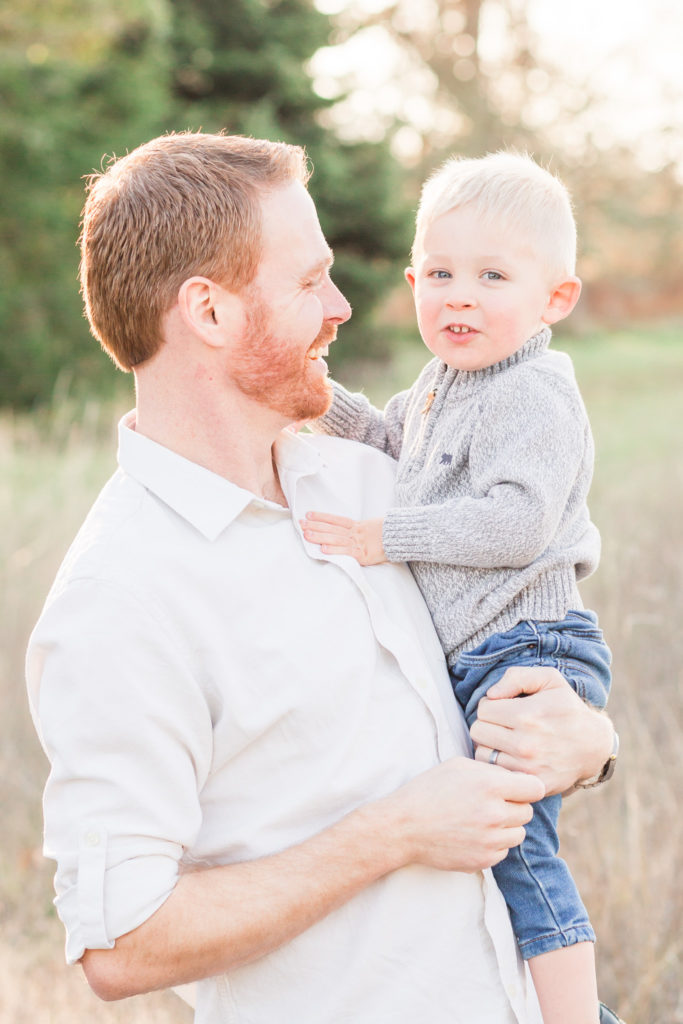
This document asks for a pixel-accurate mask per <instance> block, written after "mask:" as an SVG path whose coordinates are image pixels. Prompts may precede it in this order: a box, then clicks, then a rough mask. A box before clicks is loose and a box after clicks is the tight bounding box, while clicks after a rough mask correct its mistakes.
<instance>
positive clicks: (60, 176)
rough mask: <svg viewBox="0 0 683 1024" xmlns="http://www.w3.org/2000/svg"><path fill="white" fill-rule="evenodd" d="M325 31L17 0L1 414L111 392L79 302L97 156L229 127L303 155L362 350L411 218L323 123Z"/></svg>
mask: <svg viewBox="0 0 683 1024" xmlns="http://www.w3.org/2000/svg"><path fill="white" fill-rule="evenodd" d="M330 31H331V28H330V24H329V21H328V19H327V18H326V17H325V16H323V15H322V14H320V13H319V12H318V11H317V10H315V9H314V7H313V5H312V2H310V0H120V2H119V3H118V4H116V5H111V4H109V3H107V2H105V0H55V2H53V3H51V4H45V3H43V2H42V0H16V2H15V3H14V4H13V5H12V9H11V11H10V10H9V9H8V8H3V10H2V12H0V174H1V176H2V182H3V187H2V189H1V190H0V330H1V331H2V339H3V343H2V346H0V404H5V405H7V404H10V405H13V406H15V407H21V406H28V405H30V404H32V403H35V402H41V401H45V400H48V399H49V398H50V396H51V395H52V393H53V390H54V388H55V384H56V382H57V380H58V379H60V378H61V379H62V385H63V386H64V384H65V383H68V381H66V382H65V380H64V378H65V375H66V377H67V378H69V377H70V378H71V379H72V383H73V387H75V388H78V389H85V388H88V389H97V390H100V389H106V388H108V387H110V386H112V385H113V383H114V381H115V379H116V374H115V371H114V370H113V368H112V367H111V366H110V365H109V363H108V360H106V358H104V357H103V356H102V354H101V353H100V352H99V351H98V348H97V345H96V343H95V342H94V341H93V340H92V338H91V337H90V334H89V331H88V328H87V324H86V322H85V321H84V319H83V316H82V310H81V301H80V297H79V294H78V283H77V274H78V251H77V247H76V239H77V235H78V219H79V213H80V209H81V206H82V202H83V183H82V181H81V178H82V177H83V176H84V175H87V174H88V173H89V172H90V171H91V170H93V169H98V168H99V167H100V166H101V163H102V158H103V154H105V153H106V154H117V155H121V154H122V153H124V152H126V150H130V149H132V148H134V147H135V146H136V145H138V144H139V143H141V142H143V141H145V140H146V139H148V138H150V137H152V136H154V135H156V134H160V133H161V132H163V131H166V130H180V129H184V128H191V129H194V130H199V129H202V130H204V131H216V130H219V129H222V128H226V129H228V130H229V131H232V132H239V133H245V134H252V135H259V136H266V137H270V138H278V139H285V140H286V141H292V142H297V143H300V144H304V145H306V147H307V149H308V152H309V154H310V156H311V158H312V160H313V163H314V165H315V174H314V177H313V181H312V192H313V194H314V196H315V197H316V199H317V200H319V202H320V214H321V221H322V223H323V227H324V229H325V231H326V233H327V235H328V238H329V240H330V242H331V244H332V246H333V248H335V250H336V256H337V262H336V267H335V279H336V280H337V282H338V283H339V285H340V286H341V287H342V289H343V290H344V291H345V292H346V293H347V294H348V297H349V299H350V300H351V301H352V303H353V304H354V307H355V309H356V317H355V320H356V322H357V323H359V324H360V325H361V326H360V329H359V328H358V327H356V332H355V339H356V345H355V348H356V349H358V347H359V346H360V345H361V344H362V339H363V337H364V335H363V332H362V323H363V320H364V319H367V316H368V314H369V312H370V310H371V308H372V306H373V304H374V303H375V302H376V301H377V299H378V298H379V297H380V295H381V294H382V292H383V291H384V289H385V287H386V285H387V283H388V282H389V281H390V280H392V279H393V278H394V277H395V275H396V274H397V270H396V263H395V261H396V259H397V258H398V257H399V256H401V258H402V257H403V253H404V252H405V251H406V249H407V247H408V241H409V231H410V228H409V216H408V215H407V213H406V207H405V205H404V202H403V200H402V198H401V178H400V173H399V170H398V168H397V167H396V166H395V163H394V161H393V160H392V158H391V157H390V155H389V152H388V149H387V148H386V146H384V145H383V144H369V143H357V144H342V143H338V142H337V140H336V139H335V137H334V136H333V135H332V133H331V132H330V131H329V130H326V129H324V128H323V127H321V125H320V124H319V123H318V121H317V119H316V118H317V115H318V113H319V112H320V111H321V110H322V109H323V108H324V107H325V105H326V101H325V100H323V99H321V98H320V97H319V96H317V95H316V94H315V92H314V91H313V88H312V84H311V80H310V77H309V75H308V74H307V72H306V69H305V64H306V61H307V60H308V59H309V58H310V57H311V55H312V54H313V53H314V52H315V50H316V49H317V48H318V47H319V46H321V45H323V44H325V43H326V42H327V40H328V36H329V33H330ZM349 331H350V329H349ZM345 337H346V338H349V337H351V339H352V341H353V338H354V335H353V334H352V333H346V334H345ZM345 347H346V346H345ZM353 347H354V346H353V344H349V345H348V348H353Z"/></svg>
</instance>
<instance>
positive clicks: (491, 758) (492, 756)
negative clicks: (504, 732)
mask: <svg viewBox="0 0 683 1024" xmlns="http://www.w3.org/2000/svg"><path fill="white" fill-rule="evenodd" d="M499 755H500V750H492V751H491V753H490V754H489V764H496V763H497V761H498V757H499Z"/></svg>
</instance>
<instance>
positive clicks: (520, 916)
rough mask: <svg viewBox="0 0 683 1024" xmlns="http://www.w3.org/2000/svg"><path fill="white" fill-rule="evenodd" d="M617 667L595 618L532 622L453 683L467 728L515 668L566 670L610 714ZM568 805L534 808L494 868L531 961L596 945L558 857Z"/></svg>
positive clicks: (482, 653) (471, 662) (467, 662)
mask: <svg viewBox="0 0 683 1024" xmlns="http://www.w3.org/2000/svg"><path fill="white" fill-rule="evenodd" d="M611 660H612V659H611V655H610V651H609V648H608V647H607V645H606V644H605V642H604V640H603V638H602V631H601V630H600V629H599V628H598V625H597V616H596V615H595V613H594V612H590V611H570V612H568V613H567V616H566V618H564V619H563V620H562V621H561V622H534V621H531V620H528V621H526V622H520V623H519V624H518V625H517V626H515V627H514V629H511V630H509V631H508V632H507V633H494V634H493V636H490V637H489V638H488V639H487V640H485V641H484V642H483V643H482V644H479V646H478V647H475V648H474V650H472V651H466V652H464V653H463V654H461V655H460V657H459V658H458V660H457V662H456V663H455V665H454V666H453V668H452V669H451V682H452V684H453V690H454V692H455V696H456V697H457V699H458V702H459V704H460V706H461V707H462V709H463V711H464V712H465V717H466V719H467V724H468V725H472V722H473V721H474V720H475V718H476V717H477V707H478V705H479V701H480V700H481V698H482V697H483V696H484V695H485V694H486V692H487V691H488V689H489V687H491V686H493V684H494V683H495V682H497V681H498V680H499V679H500V678H501V676H502V675H503V674H504V673H505V671H506V670H507V669H508V668H510V667H511V666H512V665H520V666H524V667H529V666H533V665H550V666H552V667H553V668H556V669H559V671H560V672H561V673H562V675H563V676H564V677H565V679H566V680H567V681H568V682H569V683H570V684H571V686H572V688H573V689H574V690H575V691H576V693H578V695H579V696H580V697H581V698H583V700H585V701H587V702H588V703H589V704H593V705H594V706H595V707H599V708H604V706H605V704H606V702H607V695H608V693H609V687H610V681H611V676H610V663H611ZM561 803H562V800H561V797H559V796H549V797H544V798H543V800H540V801H539V802H538V803H536V804H534V816H533V819H532V820H531V821H530V822H529V824H528V825H527V826H526V838H525V840H524V842H523V843H522V845H521V846H518V847H515V848H514V849H512V850H510V852H509V853H508V855H507V857H506V858H505V860H503V861H501V863H500V864H497V865H496V867H494V869H493V872H494V875H495V877H496V881H497V882H498V885H499V886H500V889H501V891H502V893H503V896H504V897H505V901H506V903H507V905H508V908H509V910H510V918H511V920H512V927H513V929H514V932H515V935H516V936H517V941H518V943H519V948H520V950H521V953H522V956H523V957H524V959H525V960H528V959H530V958H531V957H534V956H538V955H539V954H540V953H547V952H548V951H549V950H551V949H558V948H559V947H561V946H570V945H573V943H575V942H584V941H591V942H594V941H595V933H594V931H593V929H592V928H591V925H590V922H589V920H588V914H587V913H586V909H585V907H584V905H583V903H582V902H581V897H580V896H579V893H578V890H577V888H576V885H575V884H574V881H573V879H572V877H571V875H570V873H569V870H568V868H567V865H566V864H565V862H564V861H563V860H562V859H561V858H560V857H559V856H558V850H559V841H558V837H557V819H558V815H559V811H560V806H561Z"/></svg>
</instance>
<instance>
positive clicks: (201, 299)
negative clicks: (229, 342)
mask: <svg viewBox="0 0 683 1024" xmlns="http://www.w3.org/2000/svg"><path fill="white" fill-rule="evenodd" d="M178 312H179V313H180V316H181V317H182V320H183V322H184V323H185V325H186V327H189V329H190V330H191V331H192V332H193V333H194V334H196V335H198V336H199V337H200V338H201V339H202V340H203V341H204V342H205V343H206V344H207V345H210V346H211V347H212V348H221V347H222V346H223V345H224V344H225V341H226V339H227V338H228V337H229V336H230V335H231V334H232V333H233V330H234V329H235V327H237V326H238V323H239V325H241V324H242V321H243V315H244V309H243V306H242V301H241V299H240V298H239V297H238V296H237V295H235V294H234V293H232V292H229V291H227V290H226V289H225V288H222V287H221V286H220V285H218V284H216V283H215V281H211V280H209V278H207V277H189V278H188V279H187V281H183V283H182V284H181V286H180V289H179V290H178Z"/></svg>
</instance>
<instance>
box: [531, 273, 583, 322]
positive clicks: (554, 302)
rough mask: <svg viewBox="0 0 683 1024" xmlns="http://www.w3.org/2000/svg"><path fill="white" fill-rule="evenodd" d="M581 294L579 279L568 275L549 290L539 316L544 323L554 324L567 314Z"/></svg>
mask: <svg viewBox="0 0 683 1024" xmlns="http://www.w3.org/2000/svg"><path fill="white" fill-rule="evenodd" d="M580 294H581V281H580V280H579V278H578V277H568V278H567V279H566V280H565V281H562V282H561V283H560V284H558V285H555V287H554V288H553V290H552V291H551V293H550V295H549V297H548V302H547V304H546V307H545V312H544V313H543V316H542V317H541V319H542V321H543V323H544V324H556V323H557V322H558V321H559V320H564V318H565V317H566V316H569V314H570V313H571V311H572V310H573V308H574V306H575V305H576V303H577V302H578V301H579V295H580Z"/></svg>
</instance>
